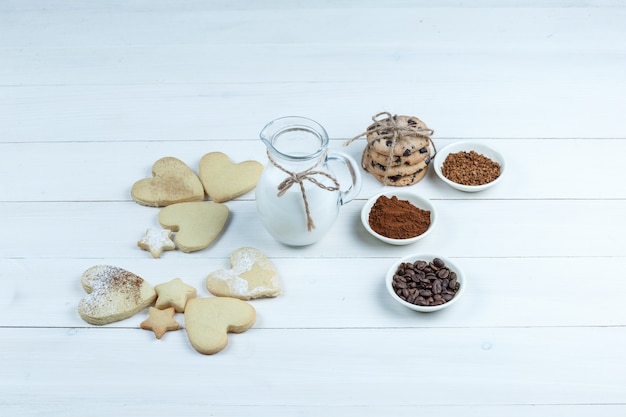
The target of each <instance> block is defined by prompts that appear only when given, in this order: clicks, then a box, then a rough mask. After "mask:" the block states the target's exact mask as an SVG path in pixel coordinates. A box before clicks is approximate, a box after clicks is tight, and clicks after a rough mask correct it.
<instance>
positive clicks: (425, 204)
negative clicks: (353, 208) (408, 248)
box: [361, 190, 437, 245]
mask: <svg viewBox="0 0 626 417" xmlns="http://www.w3.org/2000/svg"><path fill="white" fill-rule="evenodd" d="M436 221H437V212H436V210H435V206H433V204H432V203H431V202H430V201H429V200H427V199H426V198H424V197H421V196H419V195H417V194H415V193H412V192H410V191H405V190H394V191H387V192H383V193H380V194H377V195H375V196H373V197H371V198H370V199H369V200H367V202H366V203H365V205H364V206H363V208H362V209H361V223H363V227H365V230H367V231H368V232H369V233H370V234H371V235H372V236H374V237H376V238H378V239H380V240H382V241H383V242H385V243H389V244H390V245H408V244H410V243H414V242H417V241H418V240H420V239H422V238H424V237H425V236H427V235H428V234H429V233H430V232H431V231H432V230H433V228H434V227H435V223H436Z"/></svg>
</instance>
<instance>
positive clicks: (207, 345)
mask: <svg viewBox="0 0 626 417" xmlns="http://www.w3.org/2000/svg"><path fill="white" fill-rule="evenodd" d="M255 321H256V310H255V309H254V307H252V306H251V305H250V304H248V303H247V302H245V301H242V300H238V299H236V298H229V297H211V298H192V299H191V300H189V301H188V302H187V306H186V307H185V330H186V331H187V337H188V338H189V342H191V345H192V346H193V347H194V349H196V350H197V351H198V352H200V353H204V354H205V355H211V354H213V353H217V352H219V351H220V350H222V349H224V348H225V347H226V345H227V344H228V333H242V332H245V331H246V330H248V329H249V328H250V327H252V325H253V324H254V322H255Z"/></svg>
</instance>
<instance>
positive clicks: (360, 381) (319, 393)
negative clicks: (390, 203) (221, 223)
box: [0, 327, 626, 415]
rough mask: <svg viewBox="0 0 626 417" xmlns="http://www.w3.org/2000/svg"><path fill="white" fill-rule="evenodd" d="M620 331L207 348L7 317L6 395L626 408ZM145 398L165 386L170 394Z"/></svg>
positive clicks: (139, 404) (180, 336)
mask: <svg viewBox="0 0 626 417" xmlns="http://www.w3.org/2000/svg"><path fill="white" fill-rule="evenodd" d="M622 333H623V331H622V329H621V328H611V327H605V328H575V329H572V328H547V329H537V328H530V329H529V328H526V329H491V328H490V329H445V328H444V329H439V328H431V329H416V330H415V331H413V332H407V331H405V330H402V329H378V330H373V329H367V330H362V329H339V330H328V329H320V330H302V329H290V330H288V331H285V330H273V329H251V330H249V331H248V332H246V333H244V334H240V335H233V336H231V339H230V343H229V345H228V346H227V347H226V349H225V350H224V351H222V352H220V353H218V354H217V355H214V356H210V357H207V356H203V355H200V354H198V353H197V352H195V351H194V350H193V349H192V348H191V347H190V345H189V342H188V341H187V339H186V336H185V334H184V333H183V332H182V331H179V332H172V333H168V334H166V335H165V336H164V338H163V339H161V340H156V339H155V338H154V336H153V335H151V334H150V333H149V332H145V331H141V332H140V331H136V330H127V329H115V330H108V331H107V330H101V329H98V330H87V329H86V330H78V331H73V330H72V331H71V330H67V329H46V330H41V329H0V335H1V336H2V340H3V344H2V346H0V352H1V353H2V356H3V358H5V362H6V365H5V366H4V367H3V368H4V369H3V373H4V378H3V379H2V382H1V384H2V389H1V390H0V392H1V394H0V404H4V406H3V408H4V409H6V410H11V411H13V410H15V411H19V410H20V409H21V410H24V409H32V410H34V411H43V410H46V412H47V413H48V414H52V413H57V414H60V413H62V412H65V413H66V414H67V413H68V412H70V411H71V412H72V413H74V414H76V413H78V414H90V415H92V414H93V413H96V414H97V415H105V414H108V415H110V414H111V413H113V412H114V411H115V410H119V409H120V408H121V407H124V410H125V412H128V411H130V410H145V409H146V408H154V409H155V410H177V412H181V410H183V412H184V410H186V408H187V407H190V409H191V410H198V409H199V408H201V407H202V408H206V410H211V408H212V407H218V409H224V408H227V407H228V408H232V409H234V407H238V408H237V411H238V412H239V413H241V414H254V415H258V414H255V413H257V407H261V408H260V409H261V410H263V407H276V406H286V407H289V408H287V409H286V411H285V414H287V413H289V412H290V411H292V410H294V408H295V407H308V406H312V407H314V408H316V407H332V408H335V409H339V408H341V409H344V410H347V413H355V412H356V411H357V410H358V411H365V412H367V410H368V407H390V409H391V410H394V407H398V408H399V409H400V410H402V409H404V411H405V412H406V411H407V410H406V408H407V407H411V406H412V407H420V406H423V405H424V406H429V407H444V409H445V408H446V407H448V410H450V408H449V407H458V408H455V410H460V411H462V410H463V408H464V407H481V406H482V407H484V406H486V405H487V404H489V405H493V406H505V405H513V406H519V405H521V404H526V405H540V406H541V405H542V406H551V405H553V406H556V407H557V410H558V407H563V406H575V405H580V406H583V407H584V406H587V405H589V404H591V403H595V404H603V405H605V406H614V407H619V408H618V409H623V407H624V405H625V404H624V398H625V395H626V391H625V390H626V388H625V387H626V381H625V380H624V378H625V376H624V375H626V369H625V365H624V361H622V360H621V358H622V349H621V340H622V339H623V337H622ZM574 347H575V348H574ZM68 349H71V352H72V354H71V355H68V354H67V351H68ZM331 358H332V359H331ZM60 376H62V378H60ZM164 378H165V379H166V380H167V381H169V380H170V379H172V380H173V381H175V382H176V383H166V382H164V381H163V379H164ZM216 379H217V380H218V382H213V381H215V380H216ZM208 386H209V387H212V389H211V388H208ZM408 391H410V395H409V392H408ZM146 398H161V401H159V407H150V405H149V404H146V402H145V399H146ZM546 409H547V408H544V410H546ZM598 409H602V408H598ZM613 411H615V409H613ZM157 412H159V411H157ZM448 412H449V411H448ZM12 415H13V414H12Z"/></svg>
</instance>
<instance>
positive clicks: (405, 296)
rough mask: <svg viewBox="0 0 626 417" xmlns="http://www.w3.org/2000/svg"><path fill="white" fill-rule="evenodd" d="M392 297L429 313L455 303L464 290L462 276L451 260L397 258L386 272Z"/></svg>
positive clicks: (404, 304)
mask: <svg viewBox="0 0 626 417" xmlns="http://www.w3.org/2000/svg"><path fill="white" fill-rule="evenodd" d="M386 285H387V290H388V291H389V294H391V297H392V298H393V299H394V300H396V301H397V302H398V303H400V304H402V305H403V306H405V307H408V308H410V309H411V310H415V311H420V312H423V313H429V312H433V311H437V310H441V309H442V308H446V307H449V306H450V305H452V304H454V303H455V302H456V301H457V300H458V299H459V298H460V297H461V295H462V294H463V292H464V290H465V275H464V274H463V271H461V268H459V266H458V265H456V264H455V263H453V262H452V261H451V260H450V259H447V258H444V257H441V256H436V255H430V254H415V255H409V256H405V257H403V258H401V259H399V260H398V261H396V262H395V263H394V264H393V265H392V266H391V268H389V272H387V277H386Z"/></svg>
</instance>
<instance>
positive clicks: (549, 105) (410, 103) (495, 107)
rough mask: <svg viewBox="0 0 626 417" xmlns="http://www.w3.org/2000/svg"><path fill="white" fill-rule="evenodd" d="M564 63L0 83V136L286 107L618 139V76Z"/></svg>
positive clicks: (247, 127) (128, 134)
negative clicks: (481, 73) (370, 77)
mask: <svg viewBox="0 0 626 417" xmlns="http://www.w3.org/2000/svg"><path fill="white" fill-rule="evenodd" d="M456 64H457V63H456V61H452V62H450V65H452V66H455V65H456ZM607 66H613V65H612V64H607ZM616 68H618V69H620V71H621V70H622V69H624V65H623V64H617V66H616ZM564 70H567V69H566V68H557V69H554V70H553V71H551V74H552V75H549V76H548V77H547V78H545V79H537V80H532V81H531V82H528V83H523V82H521V81H520V82H517V81H513V80H509V81H500V82H498V81H497V80H496V81H488V80H485V81H473V80H462V81H460V82H457V81H454V80H451V81H442V82H433V81H432V80H430V79H429V77H419V76H417V75H416V77H417V79H416V80H414V81H411V82H406V83H404V82H398V83H396V82H393V81H388V80H387V77H385V79H384V80H380V82H375V83H369V82H348V83H328V82H321V83H318V82H302V83H276V82H270V83H251V84H250V83H236V84H220V83H216V84H190V85H113V86H93V85H86V86H28V87H0V91H2V96H3V97H4V98H3V99H2V100H1V101H0V141H1V142H56V141H72V142H74V141H89V140H98V141H107V142H108V141H121V140H123V141H135V140H141V141H153V140H174V141H178V140H207V139H212V138H219V139H249V138H251V137H255V136H256V135H257V133H258V132H259V130H261V128H262V127H263V126H265V124H266V123H268V122H269V121H271V120H273V119H275V118H277V117H281V116H287V115H301V116H306V117H310V118H312V119H314V120H317V121H319V122H320V123H322V125H324V126H325V127H326V129H327V130H328V132H329V134H330V135H331V136H333V137H335V138H349V137H352V136H354V135H356V134H358V133H361V132H362V131H363V130H364V129H365V128H366V127H367V126H368V125H369V124H370V123H371V117H372V116H373V115H375V114H377V113H379V112H381V111H389V112H391V113H398V114H410V115H414V116H417V117H420V118H421V119H423V120H424V121H425V122H426V123H427V124H428V125H429V126H430V127H432V128H433V129H435V132H436V137H441V138H472V137H474V138H624V137H625V136H624V132H623V129H621V125H620V123H619V121H620V120H621V119H620V117H621V116H620V114H619V109H620V108H622V107H623V105H624V97H625V96H626V80H624V78H622V77H621V76H620V77H618V76H615V75H610V74H606V75H607V77H606V79H605V80H601V81H598V80H595V79H591V80H590V79H588V78H587V77H584V76H583V77H580V78H579V79H577V80H573V81H570V80H567V79H562V80H552V78H553V77H557V78H561V76H560V74H561V73H562V72H563V71H564ZM623 73H626V71H622V72H621V74H623ZM392 78H393V76H392ZM453 78H455V77H453ZM390 92H393V94H390ZM270 102H271V103H272V106H271V107H267V106H264V105H262V104H261V103H270ZM344 109H349V111H344ZM41 125H43V126H45V127H46V128H45V129H40V128H38V126H41Z"/></svg>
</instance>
